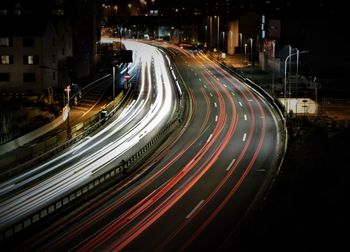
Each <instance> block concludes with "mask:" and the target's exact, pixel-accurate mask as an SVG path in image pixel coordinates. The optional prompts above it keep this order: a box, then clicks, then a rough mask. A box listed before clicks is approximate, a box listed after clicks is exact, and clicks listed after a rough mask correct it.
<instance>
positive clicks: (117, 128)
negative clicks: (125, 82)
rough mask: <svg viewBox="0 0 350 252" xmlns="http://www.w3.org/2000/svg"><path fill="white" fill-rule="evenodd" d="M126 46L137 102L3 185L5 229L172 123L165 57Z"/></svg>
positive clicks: (0, 203) (172, 95)
mask: <svg viewBox="0 0 350 252" xmlns="http://www.w3.org/2000/svg"><path fill="white" fill-rule="evenodd" d="M126 46H127V48H130V49H131V50H133V52H134V63H133V64H132V65H130V66H129V72H130V74H131V75H132V76H135V77H137V78H138V80H139V85H137V87H135V91H134V95H133V97H132V99H129V102H128V103H127V105H126V106H125V107H124V108H123V109H121V110H120V111H119V113H118V114H117V115H116V116H115V117H114V118H113V119H110V120H108V124H107V123H106V126H105V127H103V128H101V129H100V130H99V131H98V132H96V133H94V134H93V135H91V136H89V137H87V138H85V139H83V140H82V141H81V142H80V143H79V144H77V145H75V146H73V147H72V148H69V149H68V150H66V151H65V152H63V153H60V154H59V155H57V156H55V157H53V158H52V159H50V160H48V161H46V162H44V163H42V164H40V165H38V166H37V167H33V169H31V170H30V171H29V172H26V173H24V174H21V175H20V176H17V177H15V178H13V179H11V180H8V181H6V182H3V183H1V184H0V196H1V200H0V229H1V230H4V229H5V228H7V227H8V226H10V225H12V224H14V223H16V222H17V221H21V220H23V219H25V218H27V216H30V215H31V214H33V213H35V212H36V211H38V210H40V209H41V208H43V207H44V206H46V205H48V204H49V203H52V202H55V200H57V199H58V198H59V197H62V196H64V195H67V194H68V193H69V192H71V191H72V190H74V189H76V188H77V187H79V186H81V185H82V184H84V183H87V182H88V181H91V180H92V179H94V178H96V177H98V176H99V175H100V174H102V173H103V172H104V171H106V170H108V169H111V168H113V167H115V166H117V165H118V164H119V163H120V162H121V161H122V160H127V159H128V157H130V156H132V155H133V154H134V153H135V152H137V151H138V150H139V149H140V148H141V147H143V146H144V145H145V144H146V143H148V142H149V141H150V140H151V139H152V138H153V137H154V136H155V135H156V134H157V132H158V131H159V129H161V128H162V127H164V125H166V124H167V122H168V121H169V120H171V118H172V116H173V113H174V111H175V110H176V92H177V91H176V89H175V88H174V85H173V84H172V83H171V79H170V72H169V69H168V68H167V67H166V63H165V60H166V59H165V57H164V56H163V55H162V54H161V53H160V52H159V51H158V50H156V48H155V47H151V46H149V45H144V44H139V43H133V42H126Z"/></svg>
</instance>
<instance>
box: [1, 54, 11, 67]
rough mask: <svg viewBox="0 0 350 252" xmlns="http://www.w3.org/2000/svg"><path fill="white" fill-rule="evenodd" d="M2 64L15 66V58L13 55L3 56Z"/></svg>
mask: <svg viewBox="0 0 350 252" xmlns="http://www.w3.org/2000/svg"><path fill="white" fill-rule="evenodd" d="M0 64H4V65H8V64H13V56H12V55H1V61H0Z"/></svg>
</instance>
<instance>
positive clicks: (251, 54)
mask: <svg viewBox="0 0 350 252" xmlns="http://www.w3.org/2000/svg"><path fill="white" fill-rule="evenodd" d="M249 40H250V61H251V62H252V65H253V38H249Z"/></svg>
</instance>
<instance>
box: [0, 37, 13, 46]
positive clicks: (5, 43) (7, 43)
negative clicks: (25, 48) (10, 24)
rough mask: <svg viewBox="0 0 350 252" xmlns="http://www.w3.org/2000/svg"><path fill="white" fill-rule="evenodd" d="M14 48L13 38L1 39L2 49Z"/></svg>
mask: <svg viewBox="0 0 350 252" xmlns="http://www.w3.org/2000/svg"><path fill="white" fill-rule="evenodd" d="M9 46H12V39H11V38H6V37H5V38H4V37H3V38H0V47H9Z"/></svg>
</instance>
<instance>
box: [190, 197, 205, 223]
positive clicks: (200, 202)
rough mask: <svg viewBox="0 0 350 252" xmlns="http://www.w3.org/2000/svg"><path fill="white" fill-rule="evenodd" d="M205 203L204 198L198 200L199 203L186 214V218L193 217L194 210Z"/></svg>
mask: <svg viewBox="0 0 350 252" xmlns="http://www.w3.org/2000/svg"><path fill="white" fill-rule="evenodd" d="M203 203H204V200H201V201H199V202H198V204H197V205H196V206H195V207H194V208H193V209H192V211H191V212H190V213H189V214H188V215H187V216H186V219H189V218H191V216H192V215H193V214H194V212H196V211H197V209H198V208H199V207H200V206H201V205H202V204H203Z"/></svg>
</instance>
